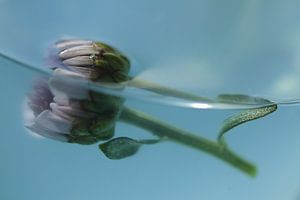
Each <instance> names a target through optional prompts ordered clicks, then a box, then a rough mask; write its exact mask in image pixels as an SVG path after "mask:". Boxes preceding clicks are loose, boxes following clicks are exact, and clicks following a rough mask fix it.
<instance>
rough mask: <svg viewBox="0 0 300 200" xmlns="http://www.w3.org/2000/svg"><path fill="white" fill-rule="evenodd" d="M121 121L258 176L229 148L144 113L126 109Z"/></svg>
mask: <svg viewBox="0 0 300 200" xmlns="http://www.w3.org/2000/svg"><path fill="white" fill-rule="evenodd" d="M120 120H121V121H124V122H126V123H130V124H133V125H135V126H138V127H141V128H143V129H146V130H148V131H150V132H152V133H153V134H155V135H157V136H159V137H168V138H169V139H171V140H174V141H176V142H178V143H180V144H184V145H187V146H189V147H192V148H195V149H198V150H200V151H204V152H206V153H209V154H211V155H213V156H216V157H218V158H220V159H222V160H223V161H225V162H227V163H229V164H230V165H232V166H234V167H235V168H237V169H239V170H241V171H243V172H244V173H246V174H248V175H250V176H252V177H254V176H255V175H256V167H255V166H254V165H253V164H251V163H250V162H248V161H246V160H244V159H243V158H241V157H240V156H238V155H236V154H235V153H234V152H233V151H231V150H230V149H228V147H226V146H224V145H220V144H218V143H217V142H213V141H210V140H208V139H206V138H204V137H201V136H196V135H194V134H192V133H189V132H187V131H184V130H181V129H178V128H176V127H174V126H171V125H169V124H166V123H164V122H162V121H160V120H158V119H155V118H153V117H152V116H149V115H147V114H145V113H143V112H140V111H136V110H133V109H130V108H127V107H124V108H123V111H122V114H121V116H120Z"/></svg>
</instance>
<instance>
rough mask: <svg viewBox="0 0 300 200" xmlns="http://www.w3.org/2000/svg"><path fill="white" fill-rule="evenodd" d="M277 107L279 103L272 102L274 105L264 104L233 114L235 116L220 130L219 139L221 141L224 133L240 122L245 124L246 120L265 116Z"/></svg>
mask: <svg viewBox="0 0 300 200" xmlns="http://www.w3.org/2000/svg"><path fill="white" fill-rule="evenodd" d="M276 109H277V105H276V104H272V105H269V106H264V107H261V108H253V109H249V110H244V111H242V112H240V113H238V114H236V115H233V116H231V117H229V118H227V119H226V120H225V121H224V123H223V127H222V128H221V130H220V131H219V136H218V140H219V141H221V140H222V137H223V135H224V134H225V133H226V132H227V131H229V130H230V129H232V128H234V127H236V126H238V125H240V124H243V123H245V122H248V121H251V120H255V119H258V118H261V117H264V116H266V115H268V114H270V113H272V112H274V111H275V110H276Z"/></svg>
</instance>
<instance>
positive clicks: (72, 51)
mask: <svg viewBox="0 0 300 200" xmlns="http://www.w3.org/2000/svg"><path fill="white" fill-rule="evenodd" d="M97 53H98V51H97V50H96V49H95V47H94V46H93V45H81V46H75V47H72V48H68V49H65V50H64V51H62V52H60V53H59V57H60V58H62V59H68V58H73V57H76V56H88V55H93V54H97Z"/></svg>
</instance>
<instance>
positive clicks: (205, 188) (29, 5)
mask: <svg viewBox="0 0 300 200" xmlns="http://www.w3.org/2000/svg"><path fill="white" fill-rule="evenodd" d="M299 4H300V2H299V1H296V0H290V1H279V0H275V1H259V0H253V1H235V0H229V1H226V2H225V1H214V0H213V1H211V0H210V1H208V0H207V1H205V0H201V1H177V0H175V1H169V0H160V1H158V0H154V1H137V0H127V1H121V0H111V1H96V0H95V1H81V2H78V3H75V1H68V0H66V1H59V0H53V1H37V0H28V1H20V0H19V1H17V0H15V1H13V0H11V1H10V0H0V27H1V28H0V44H1V45H0V49H1V51H2V52H5V53H7V54H9V55H12V56H14V57H16V58H18V59H21V60H23V61H25V62H28V63H31V64H33V65H35V66H41V67H42V66H43V63H44V60H43V59H44V55H45V53H46V49H47V46H48V45H49V44H51V42H53V41H55V40H57V39H59V38H62V37H82V38H89V39H96V40H101V41H104V42H107V43H109V44H112V45H114V46H116V47H118V48H119V49H121V50H122V51H123V52H125V53H126V54H127V55H128V56H129V58H130V59H131V60H132V61H133V73H134V74H137V75H139V76H141V77H143V78H148V79H151V80H153V81H156V82H159V83H162V84H165V85H171V86H174V87H177V88H179V89H185V90H188V91H191V92H194V93H198V94H202V95H206V96H215V95H217V94H219V93H232V92H233V93H244V94H251V95H260V96H264V97H268V98H271V99H274V100H288V99H295V98H299V97H300V95H299V94H300V93H299V92H300V90H298V85H299V83H300V82H299V81H300V80H299V78H298V74H299V70H300V67H299V66H300V65H299V61H300V60H299V55H300V54H299V52H300V42H299V41H300V37H299V35H300V34H299V31H300V29H299V27H300V26H299V25H300V24H299V23H300V20H299V15H300V14H299V12H298V10H299ZM159 72H163V73H159ZM0 73H1V78H0V91H1V99H0V102H1V103H0V111H1V112H0V122H1V130H2V131H1V142H0V177H1V179H0V199H7V200H16V199H22V200H26V199H42V200H48V199H49V200H50V199H51V200H52V199H73V200H81V199H91V200H94V199H122V198H123V199H129V198H130V199H132V200H134V199H172V200H177V199H178V200H181V199H189V200H193V199H209V200H213V199H255V200H265V199H273V200H277V199H278V200H282V199H291V200H293V199H296V200H297V199H299V198H300V197H299V196H300V174H299V173H298V172H299V168H300V134H299V130H300V123H299V121H300V120H299V114H300V109H299V106H289V107H280V108H279V110H278V112H276V113H274V114H272V115H270V116H268V117H266V118H264V119H261V120H258V121H255V122H251V123H249V124H245V125H243V126H241V127H238V128H236V129H234V130H232V132H231V134H229V135H228V141H229V143H230V145H231V146H232V148H233V149H234V150H236V151H237V152H238V153H240V154H241V155H243V156H245V158H247V159H249V160H252V161H253V162H255V163H256V164H257V166H258V167H259V174H258V176H257V177H256V178H254V179H252V178H249V177H247V176H245V175H244V174H241V173H240V172H238V171H237V170H235V169H233V168H231V167H230V166H227V165H226V164H224V163H223V162H221V161H219V160H217V159H215V158H213V157H211V156H208V155H206V154H204V153H202V152H198V151H195V150H193V149H189V148H187V147H185V146H180V145H178V144H175V143H171V142H167V143H161V144H158V145H155V146H147V147H144V148H142V149H141V151H140V152H139V153H138V154H137V155H136V156H134V157H131V158H128V159H124V160H120V161H111V160H108V159H106V158H105V157H104V156H103V155H101V153H100V152H99V151H98V148H97V145H91V146H80V145H75V144H65V143H59V142H56V141H52V140H48V139H39V138H35V137H32V136H31V135H29V134H28V133H27V132H26V130H25V129H24V128H23V111H22V103H23V100H24V96H25V94H26V93H27V92H28V91H29V90H30V85H31V81H32V80H33V79H34V77H36V76H37V75H38V74H35V73H34V72H32V71H29V70H26V69H23V68H21V67H19V66H17V65H15V64H13V63H10V62H8V61H6V60H3V59H1V60H0ZM126 103H127V105H128V106H131V107H135V108H138V109H140V110H143V111H145V112H147V113H150V114H153V115H155V116H157V117H159V118H161V119H162V120H164V121H167V122H170V123H171V124H176V126H178V127H181V128H184V129H187V130H190V131H193V132H196V133H198V134H201V135H204V136H206V137H207V138H211V139H214V138H216V133H217V131H218V129H219V127H220V124H221V122H222V120H223V119H224V118H225V117H226V116H228V115H229V114H231V113H233V112H234V111H228V110H193V109H185V108H179V107H172V106H166V105H160V104H152V103H150V102H146V101H140V100H138V99H136V100H135V99H130V100H128V101H127V102H126ZM117 134H118V135H126V136H133V137H135V138H144V137H149V136H150V134H149V133H148V132H145V131H143V130H141V129H138V128H135V127H131V126H128V125H126V124H122V123H119V124H118V127H117Z"/></svg>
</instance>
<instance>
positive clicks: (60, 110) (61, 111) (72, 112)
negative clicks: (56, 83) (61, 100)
mask: <svg viewBox="0 0 300 200" xmlns="http://www.w3.org/2000/svg"><path fill="white" fill-rule="evenodd" d="M50 107H51V109H52V111H53V112H54V113H57V114H58V115H60V116H61V117H64V118H71V117H70V116H72V117H80V118H90V117H93V116H94V114H93V113H90V112H87V111H83V110H82V109H79V108H76V107H71V106H61V105H58V104H56V103H51V104H50Z"/></svg>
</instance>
